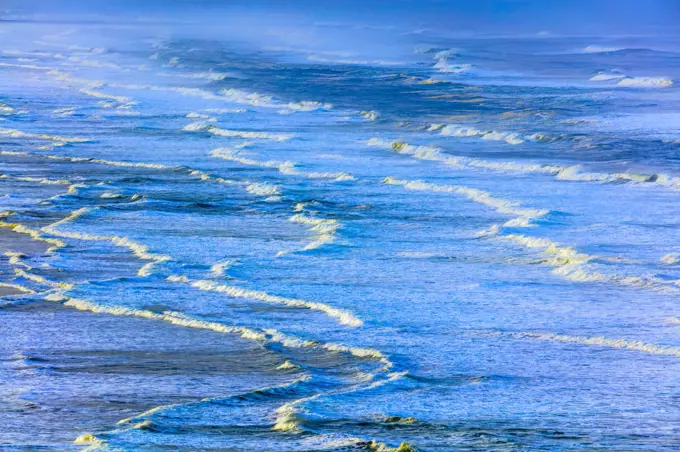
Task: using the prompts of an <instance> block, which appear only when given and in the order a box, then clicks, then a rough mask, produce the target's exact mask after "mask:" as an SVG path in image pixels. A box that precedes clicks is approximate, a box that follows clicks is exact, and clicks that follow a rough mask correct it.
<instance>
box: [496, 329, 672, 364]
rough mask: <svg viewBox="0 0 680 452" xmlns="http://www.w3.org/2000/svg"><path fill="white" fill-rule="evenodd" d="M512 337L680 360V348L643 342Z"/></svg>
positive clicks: (531, 335) (560, 336)
mask: <svg viewBox="0 0 680 452" xmlns="http://www.w3.org/2000/svg"><path fill="white" fill-rule="evenodd" d="M509 335H510V336H512V337H516V338H527V339H539V340H543V341H551V342H563V343H571V344H582V345H593V346H597V347H605V348H614V349H623V350H632V351H637V352H642V353H648V354H650V355H664V356H673V357H676V358H680V347H671V346H664V345H656V344H649V343H646V342H642V341H631V340H628V339H610V338H606V337H601V336H598V337H589V336H569V335H566V334H552V333H510V334H509Z"/></svg>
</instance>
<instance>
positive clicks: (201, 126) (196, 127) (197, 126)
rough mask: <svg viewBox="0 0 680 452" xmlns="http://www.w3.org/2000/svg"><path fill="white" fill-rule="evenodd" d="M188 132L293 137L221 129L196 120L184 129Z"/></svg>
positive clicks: (279, 138) (238, 136)
mask: <svg viewBox="0 0 680 452" xmlns="http://www.w3.org/2000/svg"><path fill="white" fill-rule="evenodd" d="M182 130H184V131H187V132H207V133H210V134H213V135H217V136H221V137H234V138H248V139H264V140H274V141H286V140H289V139H291V138H292V137H293V135H291V134H283V133H271V132H254V131H245V130H227V129H221V128H219V127H217V126H215V125H213V124H210V123H208V122H194V123H191V124H189V125H187V126H185V127H184V129H182Z"/></svg>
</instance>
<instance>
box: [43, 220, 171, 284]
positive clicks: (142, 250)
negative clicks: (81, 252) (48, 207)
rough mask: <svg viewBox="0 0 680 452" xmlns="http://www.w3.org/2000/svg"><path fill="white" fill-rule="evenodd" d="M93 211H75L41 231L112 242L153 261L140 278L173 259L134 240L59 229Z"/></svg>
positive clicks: (59, 235) (143, 267) (70, 237)
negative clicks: (151, 250)
mask: <svg viewBox="0 0 680 452" xmlns="http://www.w3.org/2000/svg"><path fill="white" fill-rule="evenodd" d="M93 210H95V208H87V207H84V208H81V209H78V210H75V211H73V212H72V213H71V215H69V216H67V217H66V218H64V219H62V220H59V221H57V222H55V223H52V224H50V225H48V226H45V227H43V228H41V231H43V232H46V233H48V234H51V235H54V236H57V237H61V238H69V239H75V240H92V241H106V242H111V243H113V244H114V245H116V246H119V247H122V248H127V249H128V250H130V251H131V252H132V254H134V255H135V256H136V257H138V258H139V259H142V260H148V261H151V262H149V263H147V264H145V265H143V266H142V267H141V268H140V269H139V271H138V272H137V275H138V276H149V275H151V273H152V269H153V267H154V266H156V265H158V264H161V263H163V262H166V261H169V260H171V259H172V258H171V257H170V256H168V255H165V254H156V253H152V252H150V251H149V247H147V246H146V245H142V244H141V243H138V242H135V241H134V240H131V239H129V238H128V237H121V236H108V235H96V234H88V233H83V232H65V231H61V230H60V229H59V227H60V226H62V225H64V224H66V223H70V222H73V221H75V220H77V219H78V218H81V217H83V216H84V215H86V214H88V213H90V212H92V211H93Z"/></svg>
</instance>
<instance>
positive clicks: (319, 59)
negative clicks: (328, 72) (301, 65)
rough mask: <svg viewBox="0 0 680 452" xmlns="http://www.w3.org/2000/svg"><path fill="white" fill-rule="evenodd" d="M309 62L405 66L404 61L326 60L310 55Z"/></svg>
mask: <svg viewBox="0 0 680 452" xmlns="http://www.w3.org/2000/svg"><path fill="white" fill-rule="evenodd" d="M307 60H309V61H313V62H317V63H330V64H348V65H357V66H403V65H404V62H403V61H390V60H359V59H349V58H325V57H321V56H318V55H310V56H308V57H307Z"/></svg>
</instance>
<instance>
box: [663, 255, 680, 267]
mask: <svg viewBox="0 0 680 452" xmlns="http://www.w3.org/2000/svg"><path fill="white" fill-rule="evenodd" d="M660 261H661V262H662V263H664V264H667V265H675V264H678V263H680V253H669V254H666V255H665V256H663V257H662V258H661V259H660Z"/></svg>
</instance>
